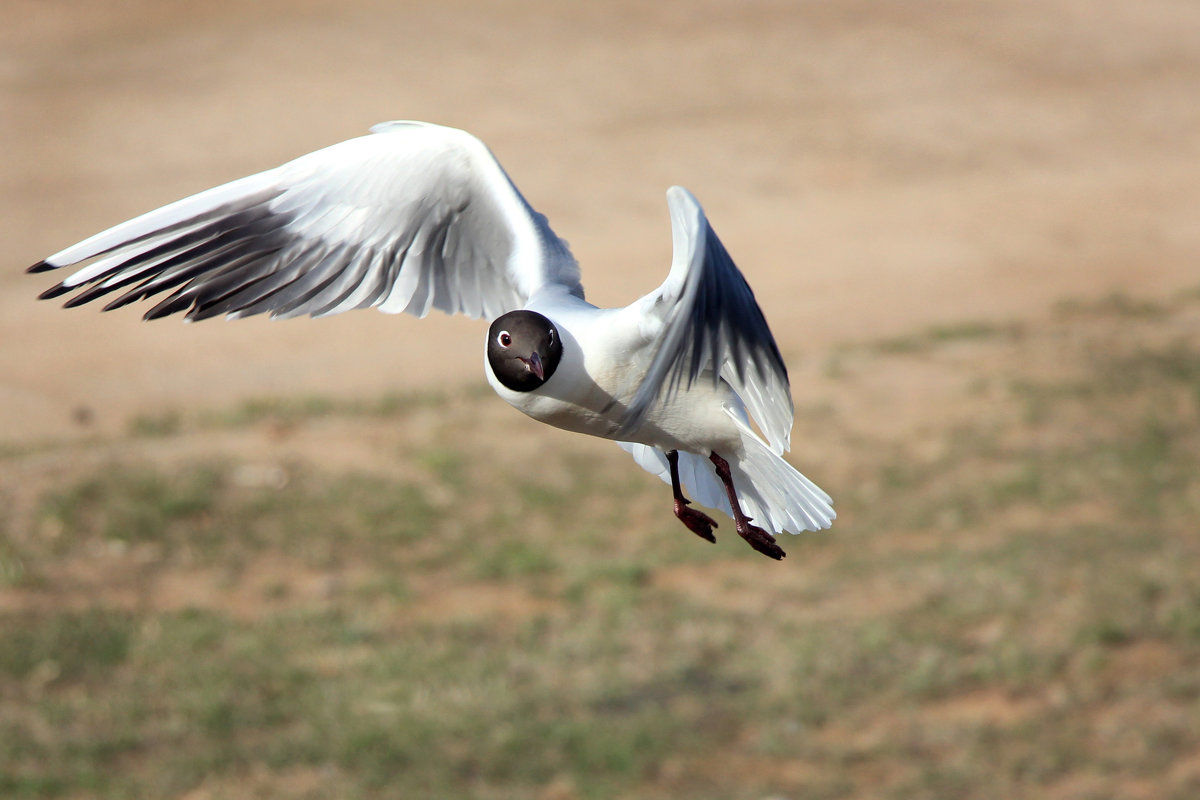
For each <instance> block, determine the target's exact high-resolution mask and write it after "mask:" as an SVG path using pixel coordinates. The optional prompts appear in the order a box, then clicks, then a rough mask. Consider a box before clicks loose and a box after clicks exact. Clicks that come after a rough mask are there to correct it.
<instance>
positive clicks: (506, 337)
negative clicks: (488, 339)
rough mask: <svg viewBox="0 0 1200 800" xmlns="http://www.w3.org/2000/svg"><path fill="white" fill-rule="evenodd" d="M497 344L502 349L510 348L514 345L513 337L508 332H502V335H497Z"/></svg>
mask: <svg viewBox="0 0 1200 800" xmlns="http://www.w3.org/2000/svg"><path fill="white" fill-rule="evenodd" d="M496 343H497V344H499V345H500V346H501V347H508V346H509V345H511V344H512V336H511V335H510V334H509V332H508V331H500V333H498V334H496Z"/></svg>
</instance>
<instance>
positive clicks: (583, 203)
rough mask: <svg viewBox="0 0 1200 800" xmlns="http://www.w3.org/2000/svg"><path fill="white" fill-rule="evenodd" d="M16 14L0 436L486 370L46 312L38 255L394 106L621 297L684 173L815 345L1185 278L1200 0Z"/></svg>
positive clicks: (335, 136) (175, 8) (293, 329)
mask: <svg viewBox="0 0 1200 800" xmlns="http://www.w3.org/2000/svg"><path fill="white" fill-rule="evenodd" d="M0 18H2V19H3V24H2V25H0V108H2V109H3V111H2V113H0V139H2V141H3V143H4V151H5V157H4V158H3V159H2V160H0V235H2V236H3V242H4V248H3V256H4V257H3V262H4V264H5V265H6V266H5V267H4V269H3V270H0V442H17V443H19V442H23V441H30V440H37V439H45V438H61V437H69V436H75V435H80V434H86V433H91V432H95V431H97V430H99V431H108V430H116V429H120V428H121V427H122V426H124V425H125V424H126V422H127V420H129V419H130V418H131V417H132V416H135V415H137V414H147V413H155V412H158V411H161V410H162V409H169V408H189V407H211V406H222V405H225V404H228V403H232V402H236V401H237V400H238V399H241V398H246V397H257V396H263V395H280V394H282V395H288V394H294V393H301V394H321V395H332V396H361V395H372V394H377V393H381V392H384V391H391V390H403V389H405V388H410V387H412V388H421V387H430V386H445V385H447V384H450V385H463V386H467V385H475V386H478V385H480V384H481V383H482V377H481V374H480V369H481V366H480V362H481V358H480V353H479V351H480V349H481V337H482V331H483V326H482V324H481V323H479V322H470V321H464V320H461V319H444V318H433V317H431V318H429V319H426V320H423V321H416V320H413V319H409V318H393V317H387V316H384V315H380V314H376V313H369V312H358V313H354V314H349V315H344V316H342V317H339V318H334V319H328V320H322V321H317V322H314V321H311V320H300V321H291V322H286V323H268V322H266V321H262V320H251V321H242V322H238V323H223V322H219V321H217V322H208V323H205V324H203V325H195V326H192V325H182V324H180V323H178V322H177V321H173V320H166V321H160V322H157V323H154V324H146V323H142V322H141V321H140V320H139V314H138V313H136V311H134V310H133V309H126V310H124V311H122V312H118V313H114V314H105V315H103V316H101V315H99V314H98V313H97V312H96V310H94V309H91V308H84V309H77V310H74V311H63V310H61V309H59V308H58V305H57V303H53V302H49V303H47V302H37V301H36V300H35V299H34V298H35V297H36V295H37V293H38V292H39V291H41V290H42V289H44V288H46V287H47V286H48V285H49V284H50V283H51V282H52V279H51V277H50V276H46V275H37V276H34V275H25V274H23V272H22V269H23V268H24V267H25V266H27V265H29V264H31V263H34V262H36V261H37V260H39V259H40V258H42V257H44V256H46V255H48V254H50V253H52V252H54V251H56V250H58V249H60V248H62V247H65V246H67V245H69V244H71V243H73V242H75V241H77V240H79V239H81V238H83V237H85V236H87V235H89V234H91V233H94V232H96V231H97V230H99V229H101V228H104V227H107V226H108V225H111V224H115V223H117V222H120V221H122V220H124V219H126V218H128V217H130V216H133V215H135V214H137V213H139V212H141V211H144V210H147V209H149V208H152V207H155V206H158V205H160V204H163V203H166V202H168V201H171V200H174V199H176V198H178V197H180V196H183V195H185V194H189V193H191V192H194V191H199V190H201V189H204V188H207V187H209V186H212V185H215V184H217V183H220V182H223V181H225V180H229V179H233V178H236V177H239V176H241V175H244V174H248V173H250V172H253V171H257V170H259V169H265V168H269V167H272V166H275V165H276V164H278V163H280V162H282V161H284V160H286V159H288V158H291V157H294V156H296V155H299V154H302V153H304V152H307V151H310V150H313V149H316V148H318V147H321V146H323V145H326V144H330V143H333V142H335V141H338V140H341V139H344V138H348V137H351V136H354V135H358V134H360V133H362V132H364V131H365V130H366V129H367V127H368V126H370V125H371V124H373V123H375V122H377V121H380V120H385V119H392V118H414V119H426V120H431V121H437V122H442V123H447V124H451V125H456V126H460V127H464V128H467V129H469V130H471V131H473V132H474V133H476V134H478V135H479V136H481V137H482V138H483V139H484V140H485V141H486V142H488V143H489V145H490V146H491V147H492V149H493V150H494V152H495V153H496V154H497V156H498V157H499V158H500V159H501V161H502V163H503V164H504V165H505V167H506V168H507V169H508V171H509V173H510V174H511V175H512V177H513V179H514V180H515V181H516V183H517V184H518V186H519V187H520V188H521V189H522V191H523V192H524V193H525V194H526V196H527V197H528V198H529V200H530V202H531V203H532V204H533V205H534V206H535V207H537V208H539V209H540V210H542V211H544V212H545V213H546V214H547V215H548V216H549V217H550V220H551V222H552V224H553V225H554V227H555V229H556V230H557V231H558V232H559V233H560V234H561V235H562V236H564V237H565V238H567V239H568V240H569V241H570V242H571V244H572V247H573V249H574V251H575V253H576V255H577V256H578V257H579V259H580V261H581V263H582V265H583V270H584V278H585V285H586V286H587V287H588V290H589V292H590V298H591V299H592V300H593V301H594V302H597V303H599V304H602V305H617V304H624V303H626V302H629V301H630V300H632V299H633V298H634V297H636V296H638V295H640V294H642V293H644V292H645V291H648V290H649V289H651V288H653V286H655V285H656V284H657V283H658V282H659V280H660V279H661V276H662V275H665V272H666V269H667V265H668V262H669V258H670V236H669V227H668V221H667V216H666V207H665V202H664V198H663V192H664V190H665V189H666V188H667V187H668V186H669V185H671V184H672V183H680V184H684V185H686V186H688V187H689V188H690V189H692V191H693V192H695V193H696V195H697V196H698V197H699V198H700V200H701V202H702V203H704V204H705V207H706V210H707V211H708V213H709V215H710V217H711V219H712V220H713V223H714V225H715V227H716V228H717V230H718V232H719V233H720V235H721V236H722V238H723V239H724V240H725V242H726V244H727V246H728V247H729V249H730V251H731V252H732V253H733V255H734V257H735V258H736V259H737V261H738V263H739V264H740V266H741V267H742V269H743V271H744V272H745V273H746V274H747V276H748V278H749V280H750V282H751V284H752V285H753V286H754V288H755V289H756V291H757V293H758V296H759V299H760V301H761V304H762V306H763V307H764V310H765V312H766V314H767V318H768V320H770V321H771V323H772V325H773V328H774V331H775V333H776V336H777V337H778V339H779V340H780V344H781V346H782V349H783V351H784V354H785V356H786V357H787V358H788V360H789V361H790V362H792V363H793V364H800V365H802V364H804V363H805V362H806V360H809V359H813V358H816V357H818V356H819V354H820V353H821V352H822V351H823V350H825V349H827V348H829V347H831V346H833V345H836V344H839V343H846V342H853V341H858V340H863V339H870V338H873V337H883V336H889V335H896V334H900V333H904V332H907V331H912V330H914V329H921V328H923V327H925V326H930V325H936V324H948V323H956V322H962V321H1010V320H1020V319H1023V318H1026V317H1029V316H1031V315H1038V314H1042V313H1044V312H1045V311H1046V310H1047V309H1048V308H1049V307H1051V306H1052V305H1053V304H1054V303H1056V302H1058V301H1060V300H1062V299H1063V298H1087V297H1095V296H1102V295H1105V294H1108V293H1110V292H1112V291H1115V290H1120V291H1125V292H1128V293H1130V294H1133V295H1141V294H1150V295H1163V294H1170V293H1172V292H1174V291H1177V290H1180V289H1183V288H1186V287H1191V286H1194V285H1195V284H1196V283H1197V275H1198V270H1197V256H1198V255H1200V224H1198V223H1197V219H1200V89H1198V88H1197V87H1200V49H1198V48H1197V47H1196V42H1198V41H1200V5H1197V4H1195V3H1191V2H1180V1H1179V0H1148V1H1147V2H1143V3H1137V4H1128V3H1116V2H1105V3H1080V2H1077V1H1076V0H1042V1H1041V2H1036V3H1033V2H1015V3H1014V2H1011V0H1005V1H1004V2H1000V1H999V0H994V1H993V0H978V1H976V2H967V1H965V0H964V1H962V2H955V1H954V0H951V1H950V2H939V3H925V4H913V3H911V2H908V1H907V0H883V1H882V2H880V1H879V0H873V1H872V2H863V1H862V0H859V1H857V2H833V3H813V4H808V3H795V2H791V0H775V1H773V2H772V1H769V0H764V1H761V2H759V1H754V2H742V1H741V0H739V2H720V1H719V0H710V1H709V2H682V1H671V2H659V3H640V2H629V1H627V0H619V1H618V2H611V3H600V4H573V3H572V4H567V3H556V2H549V0H512V1H506V2H499V1H498V0H496V1H494V2H437V3H433V2H399V3H397V2H390V0H389V1H386V2H385V0H350V1H349V2H347V0H337V2H333V0H307V1H306V2H291V1H290V0H289V2H281V1H280V0H270V1H269V2H259V3H236V2H231V1H230V0H213V1H212V2H208V3H203V4H182V3H180V4H172V3H161V2H151V1H150V0H95V1H94V2H87V3H84V2H79V1H78V0H75V1H74V2H72V1H70V0H8V2H6V3H5V4H4V9H3V11H0ZM795 393H796V394H797V400H798V402H803V393H804V387H803V386H797V387H795ZM930 402H931V403H933V404H936V398H932V397H931V398H930ZM81 419H83V420H86V424H85V423H81V422H80V420H81Z"/></svg>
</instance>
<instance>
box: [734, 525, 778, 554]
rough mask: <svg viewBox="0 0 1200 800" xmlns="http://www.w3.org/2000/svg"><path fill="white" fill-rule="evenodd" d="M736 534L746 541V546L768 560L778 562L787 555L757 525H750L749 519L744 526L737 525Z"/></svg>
mask: <svg viewBox="0 0 1200 800" xmlns="http://www.w3.org/2000/svg"><path fill="white" fill-rule="evenodd" d="M737 532H738V533H739V534H740V535H741V537H742V538H743V539H745V540H746V543H747V544H749V545H750V546H751V547H753V548H754V549H755V550H757V551H758V552H760V553H762V554H763V555H764V556H767V557H768V558H773V559H775V560H776V561H780V560H781V559H783V557H784V556H786V555H787V553H785V552H783V548H782V547H780V546H779V545H777V544H775V537H774V536H772V535H771V534H769V533H767V532H766V531H764V530H763V529H762V528H760V527H758V526H757V525H751V524H750V520H749V519H747V520H746V521H745V522H744V524H741V525H738V529H737Z"/></svg>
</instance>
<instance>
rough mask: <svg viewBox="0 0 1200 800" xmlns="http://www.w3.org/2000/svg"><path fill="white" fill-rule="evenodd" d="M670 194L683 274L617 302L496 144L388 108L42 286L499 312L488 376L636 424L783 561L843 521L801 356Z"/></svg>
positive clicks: (177, 299) (651, 459)
mask: <svg viewBox="0 0 1200 800" xmlns="http://www.w3.org/2000/svg"><path fill="white" fill-rule="evenodd" d="M667 205H668V210H669V212H670V219H671V238H672V245H673V257H672V260H671V266H670V270H669V272H668V273H667V277H666V280H665V281H664V282H663V283H662V285H661V286H659V287H658V288H657V289H655V290H653V291H652V292H650V293H649V294H647V295H645V296H643V297H640V298H638V299H637V300H634V301H633V302H632V303H630V304H629V305H627V306H625V307H624V308H598V307H596V306H593V305H592V304H590V303H588V302H587V301H586V300H585V299H584V292H583V286H582V285H581V284H580V272H579V266H578V264H577V263H576V261H575V258H574V257H573V256H572V255H571V251H570V249H569V248H568V246H567V244H566V242H565V241H563V240H562V239H560V238H559V237H558V236H557V235H556V234H555V233H554V232H553V231H552V230H551V229H550V225H549V223H548V222H547V221H546V218H545V217H544V216H543V215H542V214H539V213H538V212H536V211H534V210H533V208H531V207H530V205H529V203H528V202H527V201H526V200H525V198H524V196H522V195H521V193H520V192H519V191H518V190H517V188H516V186H515V185H514V184H513V182H512V181H511V179H510V178H509V177H508V174H507V173H506V172H505V171H504V169H503V167H501V166H500V163H499V162H498V161H497V160H496V158H495V156H493V155H492V153H491V151H490V150H489V149H488V148H487V146H486V145H484V143H483V142H482V141H480V140H479V139H478V138H476V137H475V136H473V135H471V134H469V133H467V132H465V131H462V130H458V129H455V128H448V127H443V126H440V125H433V124H429V123H423V122H409V121H400V122H386V123H382V124H380V125H376V126H375V127H373V128H371V132H370V133H369V134H368V135H364V136H361V137H358V138H354V139H349V140H347V141H344V142H340V143H338V144H334V145H332V146H330V147H326V148H324V149H321V150H317V151H315V152H313V153H309V154H308V155H304V156H301V157H299V158H297V159H295V160H293V161H290V162H288V163H286V164H283V165H282V166H279V167H277V168H275V169H270V170H267V171H265V172H260V173H257V174H255V175H250V176H248V177H245V178H241V179H239V180H235V181H232V182H230V183H226V184H224V185H221V186H217V187H215V188H212V189H209V190H207V191H203V192H200V193H199V194H196V195H192V196H191V197H187V198H184V199H182V200H179V201H177V202H174V203H171V204H169V205H166V206H163V207H162V208H159V209H157V210H154V211H150V212H149V213H146V214H143V215H141V216H139V217H136V218H134V219H131V220H129V221H127V222H124V223H121V224H120V225H116V226H115V227H112V228H110V229H108V230H106V231H103V232H101V233H98V234H96V235H95V236H92V237H90V238H88V239H85V240H84V241H82V242H79V243H78V244H75V245H72V246H71V247H68V248H66V249H65V250H62V251H60V252H58V253H55V254H54V255H52V256H50V257H48V258H46V259H45V260H43V261H40V262H38V263H37V264H35V265H33V266H32V267H30V268H29V270H28V271H29V272H35V273H38V272H45V271H48V270H53V269H58V268H60V267H68V266H73V267H76V268H77V269H76V271H75V272H74V273H73V274H71V275H70V276H69V277H67V278H65V279H63V280H62V282H60V283H58V284H56V285H55V286H53V287H51V288H50V289H48V290H46V291H45V292H43V293H42V294H41V295H40V298H41V299H47V298H52V297H58V296H61V295H64V294H67V293H70V292H75V294H73V295H72V296H71V297H70V298H69V299H68V300H67V301H66V303H65V305H66V307H73V306H78V305H81V304H84V303H88V302H90V301H92V300H96V299H98V298H100V297H105V296H108V295H111V294H113V293H117V294H116V297H115V298H114V299H111V300H109V302H108V303H107V305H105V306H104V310H105V311H108V310H111V309H115V308H119V307H121V306H124V305H127V304H129V303H133V302H135V301H140V300H146V299H147V298H154V299H155V300H156V301H157V303H156V305H154V306H153V307H151V308H150V309H149V311H147V312H146V313H145V315H144V318H145V319H155V318H158V317H164V316H167V315H170V314H175V313H180V312H181V313H184V318H185V319H186V320H188V321H194V320H202V319H207V318H209V317H215V316H224V317H226V318H230V319H235V318H239V317H248V316H251V315H254V314H261V313H267V314H269V315H270V316H271V317H272V318H288V317H296V316H302V315H309V316H312V317H323V316H327V315H330V314H338V313H341V312H343V311H349V310H351V309H359V308H376V309H378V310H380V311H384V312H387V313H400V312H404V313H408V314H412V315H415V316H417V317H424V316H425V315H426V314H427V313H428V312H429V310H430V309H437V310H439V311H444V312H446V313H451V314H454V313H458V314H464V315H466V316H469V317H474V318H484V319H490V320H492V322H491V324H490V327H489V329H488V334H487V344H486V348H485V354H484V372H485V374H486V375H487V380H488V382H489V383H490V384H491V386H492V388H493V389H495V391H496V393H497V394H498V395H500V397H502V398H503V399H504V400H505V401H507V402H508V403H509V404H510V405H512V406H513V407H514V408H516V409H517V410H519V411H521V412H523V413H525V414H527V415H528V416H530V417H532V418H534V419H536V420H539V421H541V422H544V423H547V424H549V425H553V426H555V427H558V428H563V429H565V430H568V431H575V432H578V433H585V434H590V435H592V436H598V437H601V438H604V439H612V440H614V441H616V442H617V443H618V444H619V445H620V446H621V447H622V448H624V449H625V450H626V451H628V452H629V453H630V454H631V455H632V456H633V458H634V459H635V460H636V462H637V463H638V465H640V466H641V467H642V468H644V469H645V470H647V471H648V472H650V473H652V474H655V475H658V476H659V477H660V478H662V479H663V481H665V482H666V483H669V484H670V485H671V492H672V500H673V504H674V513H675V516H676V517H677V518H678V519H679V520H680V521H681V522H682V523H683V524H684V525H685V526H686V527H687V528H688V529H689V530H690V531H692V532H693V533H695V534H696V535H697V536H699V537H701V538H703V539H706V540H708V541H710V542H715V541H716V537H715V536H714V534H713V529H715V528H717V527H718V525H717V521H716V520H714V519H713V518H712V517H710V516H709V515H708V514H705V513H704V512H702V511H700V510H698V509H695V508H692V507H691V504H692V499H694V500H695V501H697V502H698V503H700V504H701V505H703V506H706V507H708V508H711V509H717V510H720V511H722V512H724V513H725V514H727V515H728V516H730V517H731V518H732V519H733V522H734V527H735V529H736V530H737V532H738V534H739V535H740V536H741V537H742V538H743V539H745V540H746V542H748V543H749V544H750V546H751V547H753V548H754V549H755V550H757V551H758V552H760V553H763V554H764V555H767V556H769V557H771V558H774V559H776V560H778V559H781V558H783V557H784V555H785V553H784V551H783V548H781V547H780V546H779V545H778V544H777V543H776V539H775V535H776V534H779V533H781V532H784V531H787V532H791V533H799V532H800V531H804V530H813V531H816V530H824V529H826V528H828V527H830V525H831V524H832V521H833V519H834V517H835V513H834V510H833V505H832V500H831V498H830V497H829V495H828V494H826V493H825V492H824V491H822V490H821V489H820V488H819V487H817V485H816V484H814V483H813V482H812V481H810V480H809V479H808V478H806V477H804V475H802V474H800V472H798V471H797V470H796V469H795V468H793V467H792V466H791V465H790V464H789V463H788V462H787V461H785V460H784V459H783V457H782V454H783V452H784V451H785V450H788V449H789V447H790V438H791V428H792V419H793V414H794V406H793V404H792V398H791V393H790V386H789V383H788V375H787V367H786V366H785V365H784V361H783V357H782V356H781V355H780V352H779V348H778V347H777V346H776V344H775V339H774V337H773V336H772V335H771V331H770V329H769V328H768V327H767V322H766V320H765V319H764V318H763V314H762V311H761V310H760V309H759V307H758V304H757V302H756V301H755V299H754V294H753V292H752V291H751V289H750V286H749V285H748V284H747V283H746V280H745V279H744V278H743V277H742V274H741V272H739V271H738V268H737V266H736V265H735V264H734V262H733V260H732V258H730V256H729V253H728V252H727V251H726V250H725V247H724V245H722V243H721V241H720V239H718V238H717V234H716V233H715V232H714V231H713V229H712V226H711V225H710V224H709V222H708V218H707V217H706V216H705V214H704V211H703V209H701V207H700V204H699V202H697V200H696V198H695V197H693V196H692V194H691V193H690V192H688V191H687V190H686V189H684V188H682V187H679V186H674V187H672V188H670V189H669V190H668V191H667ZM751 420H753V422H752V421H751ZM685 487H686V489H687V491H688V492H690V493H691V496H692V499H689V498H688V497H687V496H686V495H685V494H684V488H685ZM755 522H757V523H758V524H754V523H755Z"/></svg>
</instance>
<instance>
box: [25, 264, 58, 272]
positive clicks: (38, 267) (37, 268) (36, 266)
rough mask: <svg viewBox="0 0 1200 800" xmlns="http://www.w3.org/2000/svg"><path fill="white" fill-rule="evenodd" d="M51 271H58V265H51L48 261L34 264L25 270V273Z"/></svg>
mask: <svg viewBox="0 0 1200 800" xmlns="http://www.w3.org/2000/svg"><path fill="white" fill-rule="evenodd" d="M52 269H58V265H56V264H51V263H50V262H48V261H39V262H38V263H36V264H34V265H33V266H32V267H29V268H28V269H26V270H25V271H26V272H28V273H34V272H49V271H50V270H52Z"/></svg>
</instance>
